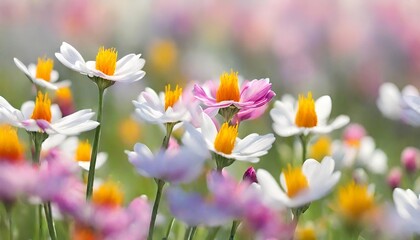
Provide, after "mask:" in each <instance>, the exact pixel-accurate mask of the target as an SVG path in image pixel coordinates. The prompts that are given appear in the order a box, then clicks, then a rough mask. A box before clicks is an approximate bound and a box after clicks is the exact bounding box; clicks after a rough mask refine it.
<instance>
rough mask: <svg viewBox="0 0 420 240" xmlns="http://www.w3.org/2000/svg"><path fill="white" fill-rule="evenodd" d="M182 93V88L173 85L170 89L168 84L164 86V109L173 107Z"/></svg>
mask: <svg viewBox="0 0 420 240" xmlns="http://www.w3.org/2000/svg"><path fill="white" fill-rule="evenodd" d="M181 94H182V88H180V87H178V85H176V86H175V89H174V90H171V85H170V84H168V85H166V86H165V110H166V109H168V107H173V106H174V105H175V103H176V102H178V100H179V97H180V96H181Z"/></svg>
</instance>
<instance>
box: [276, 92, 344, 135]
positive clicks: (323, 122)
mask: <svg viewBox="0 0 420 240" xmlns="http://www.w3.org/2000/svg"><path fill="white" fill-rule="evenodd" d="M330 114H331V98H330V96H327V95H325V96H322V97H320V98H318V99H317V100H316V101H314V100H313V99H312V93H311V92H309V93H308V95H307V97H305V96H303V95H300V96H299V101H298V103H297V104H296V101H295V99H293V97H291V96H290V95H285V96H283V98H282V101H276V102H275V103H274V108H273V109H272V110H271V111H270V115H271V118H272V119H273V122H274V123H273V129H274V131H275V132H276V133H277V134H278V135H279V136H282V137H289V136H293V135H300V134H303V135H308V134H309V133H316V134H323V133H329V132H331V131H333V130H335V129H338V128H341V127H343V126H345V125H346V124H348V123H349V122H350V119H349V117H348V116H346V115H340V116H338V117H337V118H336V119H334V120H333V121H332V122H331V123H328V119H329V117H330Z"/></svg>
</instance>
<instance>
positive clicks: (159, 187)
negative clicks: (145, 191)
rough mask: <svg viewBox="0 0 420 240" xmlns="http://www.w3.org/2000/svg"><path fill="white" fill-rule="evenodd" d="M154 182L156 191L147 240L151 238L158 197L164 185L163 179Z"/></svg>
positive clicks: (158, 201)
mask: <svg viewBox="0 0 420 240" xmlns="http://www.w3.org/2000/svg"><path fill="white" fill-rule="evenodd" d="M156 183H157V191H156V198H155V203H154V204H153V210H152V217H151V219H150V225H149V236H148V237H147V239H148V240H151V239H153V231H154V229H155V222H156V216H157V211H158V208H159V203H160V198H161V196H162V189H163V186H164V185H165V181H163V180H160V179H157V180H156Z"/></svg>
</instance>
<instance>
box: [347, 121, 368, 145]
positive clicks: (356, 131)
mask: <svg viewBox="0 0 420 240" xmlns="http://www.w3.org/2000/svg"><path fill="white" fill-rule="evenodd" d="M364 136H366V130H365V128H364V127H363V126H362V125H360V124H357V123H353V124H350V125H349V126H348V127H346V128H345V129H344V133H343V139H344V141H345V142H346V143H348V144H349V145H358V144H359V143H360V140H361V139H362V138H363V137H364Z"/></svg>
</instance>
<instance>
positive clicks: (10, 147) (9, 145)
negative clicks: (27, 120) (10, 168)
mask: <svg viewBox="0 0 420 240" xmlns="http://www.w3.org/2000/svg"><path fill="white" fill-rule="evenodd" d="M22 160H23V147H22V144H21V143H20V142H19V138H18V135H17V131H16V129H14V128H12V127H11V126H9V125H0V161H7V162H11V163H16V162H20V161H22Z"/></svg>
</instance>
